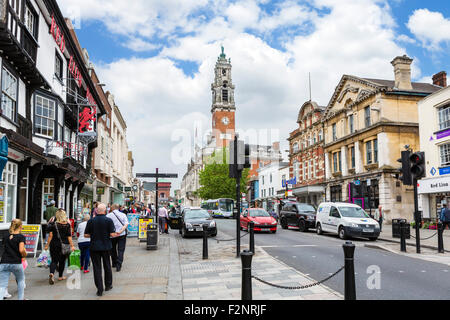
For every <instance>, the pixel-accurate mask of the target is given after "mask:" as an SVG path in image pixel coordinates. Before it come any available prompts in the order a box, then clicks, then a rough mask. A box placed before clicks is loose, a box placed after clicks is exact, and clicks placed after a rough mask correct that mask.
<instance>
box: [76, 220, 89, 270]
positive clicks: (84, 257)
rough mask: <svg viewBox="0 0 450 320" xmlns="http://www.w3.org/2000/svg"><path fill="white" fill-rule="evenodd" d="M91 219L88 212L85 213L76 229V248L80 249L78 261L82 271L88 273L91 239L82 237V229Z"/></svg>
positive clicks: (84, 228)
mask: <svg viewBox="0 0 450 320" xmlns="http://www.w3.org/2000/svg"><path fill="white" fill-rule="evenodd" d="M90 219H91V216H90V215H89V214H85V215H84V218H83V222H82V223H80V225H79V226H78V229H77V233H78V248H80V251H81V257H80V263H81V270H82V271H83V272H84V273H89V261H90V259H91V253H90V247H91V239H89V238H85V237H84V231H85V230H86V225H87V222H88V221H89V220H90Z"/></svg>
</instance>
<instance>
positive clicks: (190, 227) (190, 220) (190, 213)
mask: <svg viewBox="0 0 450 320" xmlns="http://www.w3.org/2000/svg"><path fill="white" fill-rule="evenodd" d="M204 224H208V233H209V234H210V235H211V236H213V237H215V236H217V225H216V221H214V219H213V218H212V217H211V215H210V214H209V213H208V211H206V210H204V209H202V208H185V209H184V210H183V212H182V215H181V222H180V225H181V227H180V229H179V230H180V231H179V232H180V234H181V236H182V237H183V238H186V237H187V236H202V235H203V225H204Z"/></svg>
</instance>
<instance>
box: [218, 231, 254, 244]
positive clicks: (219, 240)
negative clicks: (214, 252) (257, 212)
mask: <svg viewBox="0 0 450 320" xmlns="http://www.w3.org/2000/svg"><path fill="white" fill-rule="evenodd" d="M249 234H250V233H249V232H248V233H246V234H244V235H243V236H241V239H242V238H243V237H245V236H248V235H249ZM235 240H236V238H235V239H226V240H221V239H216V241H217V243H219V242H227V241H235Z"/></svg>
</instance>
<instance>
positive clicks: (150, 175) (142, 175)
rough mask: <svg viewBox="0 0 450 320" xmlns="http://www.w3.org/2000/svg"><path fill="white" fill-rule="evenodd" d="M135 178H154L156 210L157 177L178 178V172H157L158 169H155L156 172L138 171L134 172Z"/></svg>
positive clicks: (156, 205) (156, 207)
mask: <svg viewBox="0 0 450 320" xmlns="http://www.w3.org/2000/svg"><path fill="white" fill-rule="evenodd" d="M136 178H156V190H155V191H156V197H155V198H156V203H155V209H156V211H158V179H160V178H168V179H171V178H173V179H176V178H178V174H176V173H159V169H158V168H157V169H156V173H138V174H136Z"/></svg>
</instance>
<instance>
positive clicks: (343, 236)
mask: <svg viewBox="0 0 450 320" xmlns="http://www.w3.org/2000/svg"><path fill="white" fill-rule="evenodd" d="M339 238H341V239H342V240H347V239H348V237H347V234H346V233H345V228H344V227H340V228H339Z"/></svg>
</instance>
